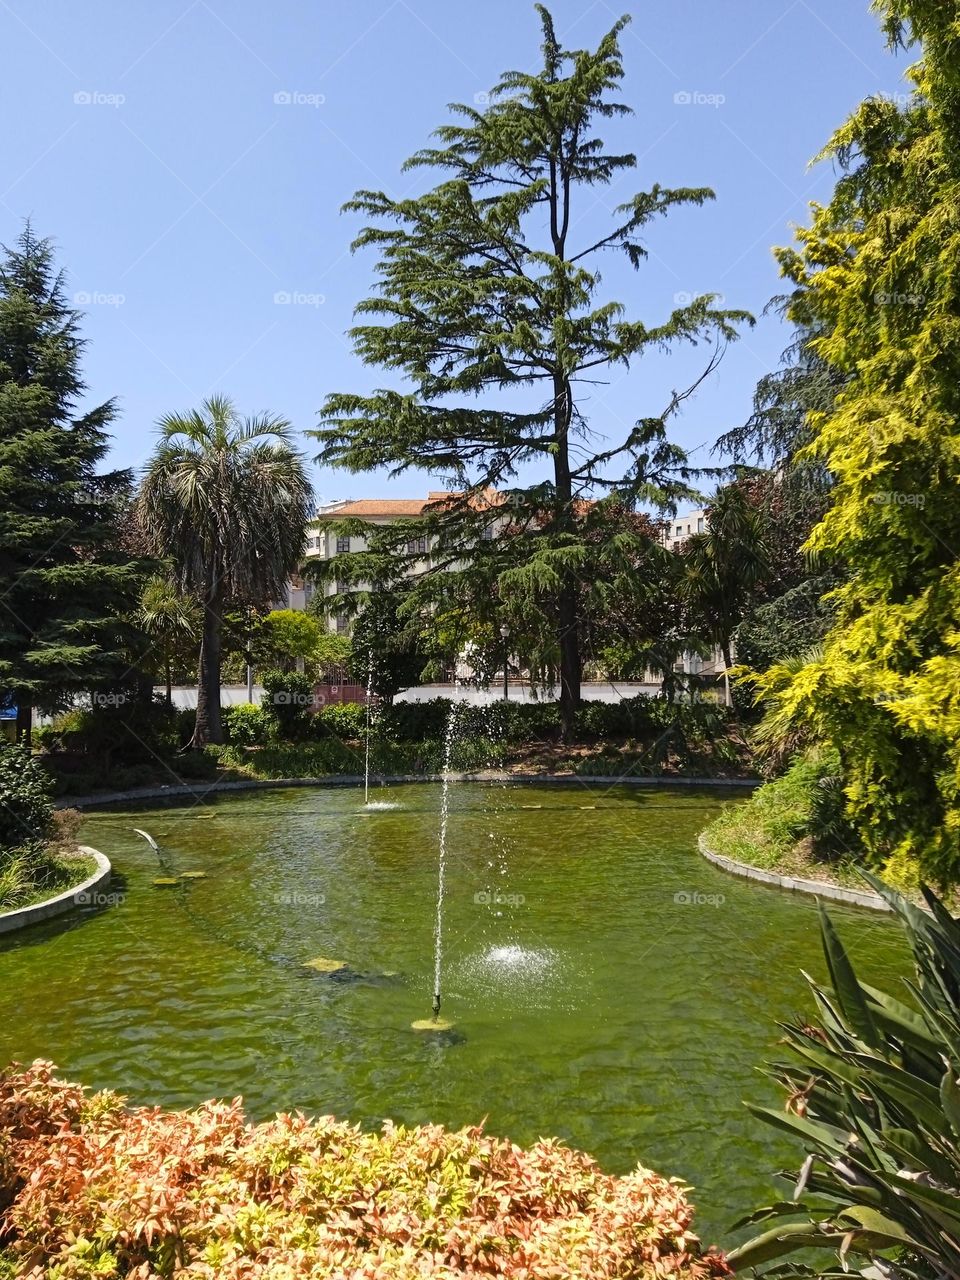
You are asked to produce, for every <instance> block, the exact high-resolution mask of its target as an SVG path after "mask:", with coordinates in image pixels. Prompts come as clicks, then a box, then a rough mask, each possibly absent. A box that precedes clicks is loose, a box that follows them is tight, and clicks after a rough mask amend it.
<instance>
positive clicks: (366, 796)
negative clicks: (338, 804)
mask: <svg viewBox="0 0 960 1280" xmlns="http://www.w3.org/2000/svg"><path fill="white" fill-rule="evenodd" d="M372 706H373V649H372V648H370V649H368V650H367V751H366V759H365V762H364V770H363V803H364V805H369V803H370V729H371V717H372V714H373V713H372V711H371V708H372Z"/></svg>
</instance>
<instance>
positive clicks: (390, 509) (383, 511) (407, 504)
mask: <svg viewBox="0 0 960 1280" xmlns="http://www.w3.org/2000/svg"><path fill="white" fill-rule="evenodd" d="M426 505H427V504H426V503H425V502H424V500H423V499H422V498H358V499H357V501H356V502H344V503H342V504H341V505H340V506H338V507H335V508H333V509H330V510H327V511H323V512H321V513H320V516H319V517H318V518H319V519H321V520H322V519H329V520H339V519H341V518H342V517H343V516H419V515H421V514H422V513H423V508H424V507H425V506H426Z"/></svg>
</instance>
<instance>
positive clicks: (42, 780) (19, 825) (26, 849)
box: [0, 746, 89, 911]
mask: <svg viewBox="0 0 960 1280" xmlns="http://www.w3.org/2000/svg"><path fill="white" fill-rule="evenodd" d="M50 793H51V783H50V777H49V775H48V774H47V772H46V770H45V769H44V768H43V766H42V765H41V763H40V761H39V760H38V759H37V757H36V756H33V755H31V754H30V752H29V751H28V750H27V749H26V748H25V747H20V746H4V747H0V911H7V910H11V909H13V908H16V907H20V906H24V905H26V904H27V903H28V902H31V901H34V900H35V899H36V898H37V897H43V896H52V894H53V893H55V892H57V891H58V890H59V889H61V888H63V889H66V888H68V887H69V886H70V885H71V884H77V883H78V882H79V881H80V880H82V879H83V876H84V874H86V872H87V871H88V870H89V868H88V867H87V864H86V862H85V861H84V860H83V859H77V858H75V857H71V858H70V859H61V858H60V856H59V855H60V853H61V851H63V852H65V853H68V854H70V855H72V854H73V853H74V851H75V841H74V839H73V837H74V835H75V833H76V827H77V825H78V824H79V815H78V814H76V813H75V812H74V811H72V810H70V811H63V810H61V811H60V813H54V809H53V801H52V800H51V798H50Z"/></svg>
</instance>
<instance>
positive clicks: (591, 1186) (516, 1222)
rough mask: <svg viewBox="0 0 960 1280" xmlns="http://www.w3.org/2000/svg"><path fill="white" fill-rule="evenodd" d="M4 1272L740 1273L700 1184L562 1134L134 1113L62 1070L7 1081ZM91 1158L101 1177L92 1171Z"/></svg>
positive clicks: (559, 1279)
mask: <svg viewBox="0 0 960 1280" xmlns="http://www.w3.org/2000/svg"><path fill="white" fill-rule="evenodd" d="M0 1132H2V1134H3V1140H2V1141H3V1146H2V1160H0V1240H2V1241H3V1247H4V1255H2V1256H3V1258H4V1260H5V1262H3V1261H0V1268H3V1269H0V1275H4V1276H6V1275H11V1276H12V1275H30V1276H35V1277H37V1280H40V1277H44V1276H48V1277H51V1280H52V1277H54V1276H56V1278H57V1280H94V1277H97V1280H110V1278H111V1277H130V1278H131V1280H132V1278H133V1277H137V1280H152V1278H154V1277H156V1278H159V1277H171V1276H173V1275H177V1276H181V1277H184V1278H186V1277H196V1278H197V1280H258V1278H260V1277H262V1278H263V1280H289V1278H290V1277H293V1276H300V1275H316V1276H321V1275H322V1276H343V1277H344V1280H347V1278H348V1277H352V1278H355V1280H361V1277H369V1278H370V1280H373V1277H378V1276H379V1277H387V1276H389V1277H390V1278H391V1280H414V1277H417V1278H421V1277H427V1276H434V1277H436V1278H437V1280H441V1277H449V1278H450V1280H452V1278H453V1277H455V1276H476V1277H480V1276H486V1277H491V1278H493V1277H497V1276H501V1277H504V1278H508V1277H512V1278H514V1280H522V1277H530V1276H548V1275H549V1276H552V1277H555V1280H563V1278H564V1277H569V1280H574V1277H576V1278H577V1280H607V1278H610V1280H613V1278H614V1277H619V1278H621V1280H626V1278H627V1277H634V1278H635V1280H666V1277H676V1280H684V1278H685V1277H689V1278H690V1280H697V1278H699V1277H704V1278H706V1277H709V1276H723V1275H726V1274H728V1272H729V1268H728V1267H727V1265H726V1263H725V1261H724V1259H723V1257H722V1255H720V1254H717V1253H715V1252H712V1251H711V1252H704V1251H703V1250H702V1249H701V1247H700V1243H699V1241H698V1239H697V1237H696V1236H695V1235H694V1234H693V1233H692V1230H691V1223H692V1218H693V1213H692V1210H691V1208H690V1205H689V1204H688V1202H687V1200H686V1197H685V1194H684V1188H683V1187H682V1186H681V1185H679V1184H678V1183H677V1182H675V1181H667V1180H666V1179H664V1178H661V1177H658V1176H657V1175H656V1174H654V1173H651V1172H650V1171H649V1170H647V1169H643V1168H638V1169H637V1170H636V1171H635V1172H633V1173H631V1174H628V1175H627V1176H626V1177H622V1178H618V1177H613V1176H611V1175H608V1174H604V1173H603V1172H602V1171H601V1170H600V1168H599V1167H598V1165H597V1164H596V1163H595V1162H594V1161H593V1160H591V1159H590V1158H589V1156H586V1155H583V1154H581V1153H580V1152H578V1151H571V1150H569V1149H567V1148H566V1147H563V1146H562V1145H561V1144H560V1143H558V1142H556V1141H555V1140H551V1139H541V1140H540V1141H539V1142H537V1143H536V1144H535V1145H534V1146H532V1147H530V1148H529V1149H527V1150H523V1149H521V1148H519V1147H516V1146H514V1145H513V1144H512V1143H510V1142H506V1141H504V1140H502V1139H499V1138H493V1137H489V1136H487V1135H485V1134H484V1133H483V1132H482V1130H481V1129H479V1128H470V1129H462V1130H459V1131H457V1132H448V1131H446V1130H444V1129H442V1128H440V1127H439V1126H436V1125H432V1126H425V1127H422V1128H414V1129H406V1128H402V1127H398V1126H396V1125H393V1124H391V1123H389V1122H387V1123H385V1124H384V1126H383V1128H382V1129H381V1130H380V1132H378V1133H363V1132H361V1131H360V1129H359V1128H357V1127H355V1126H353V1125H349V1124H345V1123H342V1122H338V1121H337V1120H335V1119H333V1118H332V1117H330V1116H324V1117H321V1118H319V1119H317V1120H308V1119H306V1118H305V1117H304V1116H302V1115H300V1114H296V1115H279V1116H277V1118H276V1119H275V1120H272V1121H269V1122H268V1123H266V1124H260V1125H250V1124H248V1123H247V1121H246V1119H245V1117H244V1115H243V1111H242V1110H241V1106H240V1100H239V1099H236V1100H235V1101H234V1102H232V1103H218V1102H208V1103H205V1104H204V1105H203V1106H201V1107H199V1108H197V1109H196V1110H193V1111H182V1112H163V1111H160V1110H159V1109H158V1108H155V1107H140V1108H134V1109H127V1108H126V1107H125V1106H124V1105H123V1099H121V1098H119V1097H118V1096H117V1095H115V1094H110V1093H95V1094H90V1093H87V1092H86V1091H85V1090H83V1089H82V1088H80V1087H79V1086H77V1085H74V1084H67V1083H65V1082H63V1081H60V1080H58V1079H56V1077H55V1076H54V1074H53V1068H52V1066H51V1064H49V1063H45V1062H36V1063H34V1064H33V1066H32V1067H31V1068H29V1069H28V1070H26V1071H18V1070H15V1069H14V1070H11V1071H8V1072H6V1073H5V1074H4V1075H3V1076H2V1077H0ZM80 1170H82V1171H83V1172H82V1176H78V1172H79V1171H80Z"/></svg>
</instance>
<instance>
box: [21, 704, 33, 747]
mask: <svg viewBox="0 0 960 1280" xmlns="http://www.w3.org/2000/svg"><path fill="white" fill-rule="evenodd" d="M17 742H19V744H20V745H21V746H22V747H29V746H30V745H31V744H32V742H33V707H32V706H31V704H30V703H29V702H23V701H22V700H21V699H20V698H18V699H17Z"/></svg>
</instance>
